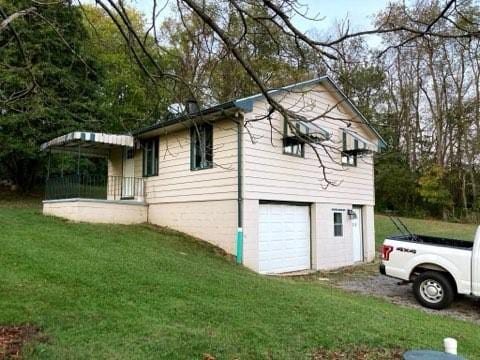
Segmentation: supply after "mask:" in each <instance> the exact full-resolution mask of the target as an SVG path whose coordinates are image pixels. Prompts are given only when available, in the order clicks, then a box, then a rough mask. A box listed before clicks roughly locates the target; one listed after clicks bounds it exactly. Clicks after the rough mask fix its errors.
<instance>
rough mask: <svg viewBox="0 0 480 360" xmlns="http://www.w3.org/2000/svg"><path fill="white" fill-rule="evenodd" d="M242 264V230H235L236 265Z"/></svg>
mask: <svg viewBox="0 0 480 360" xmlns="http://www.w3.org/2000/svg"><path fill="white" fill-rule="evenodd" d="M242 262H243V229H242V228H238V229H237V264H241V263H242Z"/></svg>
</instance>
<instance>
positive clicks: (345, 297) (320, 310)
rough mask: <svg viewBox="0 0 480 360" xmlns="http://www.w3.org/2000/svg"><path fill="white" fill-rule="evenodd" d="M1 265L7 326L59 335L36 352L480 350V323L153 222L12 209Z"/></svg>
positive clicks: (5, 213)
mask: <svg viewBox="0 0 480 360" xmlns="http://www.w3.org/2000/svg"><path fill="white" fill-rule="evenodd" d="M382 231H383V230H382ZM385 231H386V230H385ZM0 264H1V266H0V325H1V324H4V325H5V324H26V323H29V324H34V325H38V326H40V327H41V328H42V331H43V335H44V336H46V337H47V338H48V341H47V342H38V343H35V344H33V345H32V346H31V347H30V348H29V350H28V351H27V352H26V357H27V358H41V359H88V358H95V359H99V358H108V359H159V358H166V359H201V358H202V356H203V355H202V354H204V353H208V354H211V355H213V356H215V357H217V358H218V359H234V358H239V359H262V358H268V359H305V358H309V357H310V356H309V354H311V353H312V352H314V351H315V349H318V348H320V347H324V348H327V349H341V348H351V347H353V346H362V347H363V346H366V347H370V348H394V347H400V348H435V349H440V348H441V344H442V339H443V338H444V337H446V336H452V337H455V338H457V339H458V340H459V344H460V348H459V350H460V353H462V354H464V355H467V356H470V357H472V358H473V357H474V356H475V354H478V347H479V341H480V335H479V332H478V325H475V324H471V323H467V322H462V321H458V320H453V319H451V318H446V317H442V316H432V315H429V314H427V313H425V312H422V311H420V310H416V309H407V308H402V307H399V306H397V305H393V304H390V303H387V302H385V301H383V300H379V299H375V298H371V297H366V296H361V295H354V294H350V293H346V292H342V291H340V290H337V289H334V288H331V287H328V286H326V285H324V284H321V283H317V282H314V281H298V280H297V281H294V280H291V279H280V278H272V277H264V276H260V275H257V274H254V273H252V272H250V271H248V270H246V269H244V268H242V267H240V266H237V265H235V264H234V263H232V262H231V261H230V260H228V259H227V258H226V257H223V256H219V255H218V254H217V253H216V252H215V250H214V249H213V248H211V247H208V246H205V245H203V244H202V243H200V242H197V241H195V240H194V239H191V238H188V237H186V236H184V235H181V234H178V233H175V232H170V231H160V230H158V229H153V228H151V227H149V226H146V225H145V226H107V225H89V224H74V223H70V222H67V221H62V220H60V219H56V218H52V217H44V216H42V215H41V213H40V211H39V209H32V208H28V207H23V208H22V207H20V206H17V207H16V208H11V207H5V206H0Z"/></svg>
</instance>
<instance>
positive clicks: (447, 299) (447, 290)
mask: <svg viewBox="0 0 480 360" xmlns="http://www.w3.org/2000/svg"><path fill="white" fill-rule="evenodd" d="M413 293H414V294H415V298H416V299H417V301H418V302H419V303H420V304H422V305H423V306H425V307H427V308H430V309H435V310H441V309H445V308H447V307H449V306H450V304H451V303H452V302H453V299H454V298H455V290H454V288H453V285H452V283H451V281H450V279H449V278H448V277H447V276H446V275H444V274H442V273H441V272H438V271H425V272H423V273H421V274H419V275H418V276H417V278H416V279H415V280H414V282H413Z"/></svg>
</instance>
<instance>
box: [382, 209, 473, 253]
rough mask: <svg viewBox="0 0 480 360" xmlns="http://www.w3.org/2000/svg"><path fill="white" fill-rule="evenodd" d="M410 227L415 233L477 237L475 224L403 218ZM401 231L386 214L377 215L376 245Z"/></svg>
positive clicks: (466, 237) (463, 237) (471, 238)
mask: <svg viewBox="0 0 480 360" xmlns="http://www.w3.org/2000/svg"><path fill="white" fill-rule="evenodd" d="M401 220H402V221H403V222H404V223H405V225H407V227H408V229H409V230H410V231H411V232H412V233H414V234H422V235H430V236H440V237H442V236H443V237H450V238H453V239H461V240H470V241H473V239H474V237H475V230H476V229H477V225H475V224H459V223H449V222H443V221H438V220H420V219H410V218H401ZM399 233H400V232H399V231H398V230H397V228H396V227H395V226H394V225H393V223H392V222H391V221H390V219H389V218H388V217H387V216H385V215H375V239H376V245H377V248H378V246H380V245H382V243H383V240H384V239H385V237H387V236H388V235H392V234H399Z"/></svg>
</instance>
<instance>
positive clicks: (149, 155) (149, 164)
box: [143, 138, 159, 176]
mask: <svg viewBox="0 0 480 360" xmlns="http://www.w3.org/2000/svg"><path fill="white" fill-rule="evenodd" d="M158 145H159V141H158V138H156V139H148V140H146V141H144V142H143V176H157V175H158Z"/></svg>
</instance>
